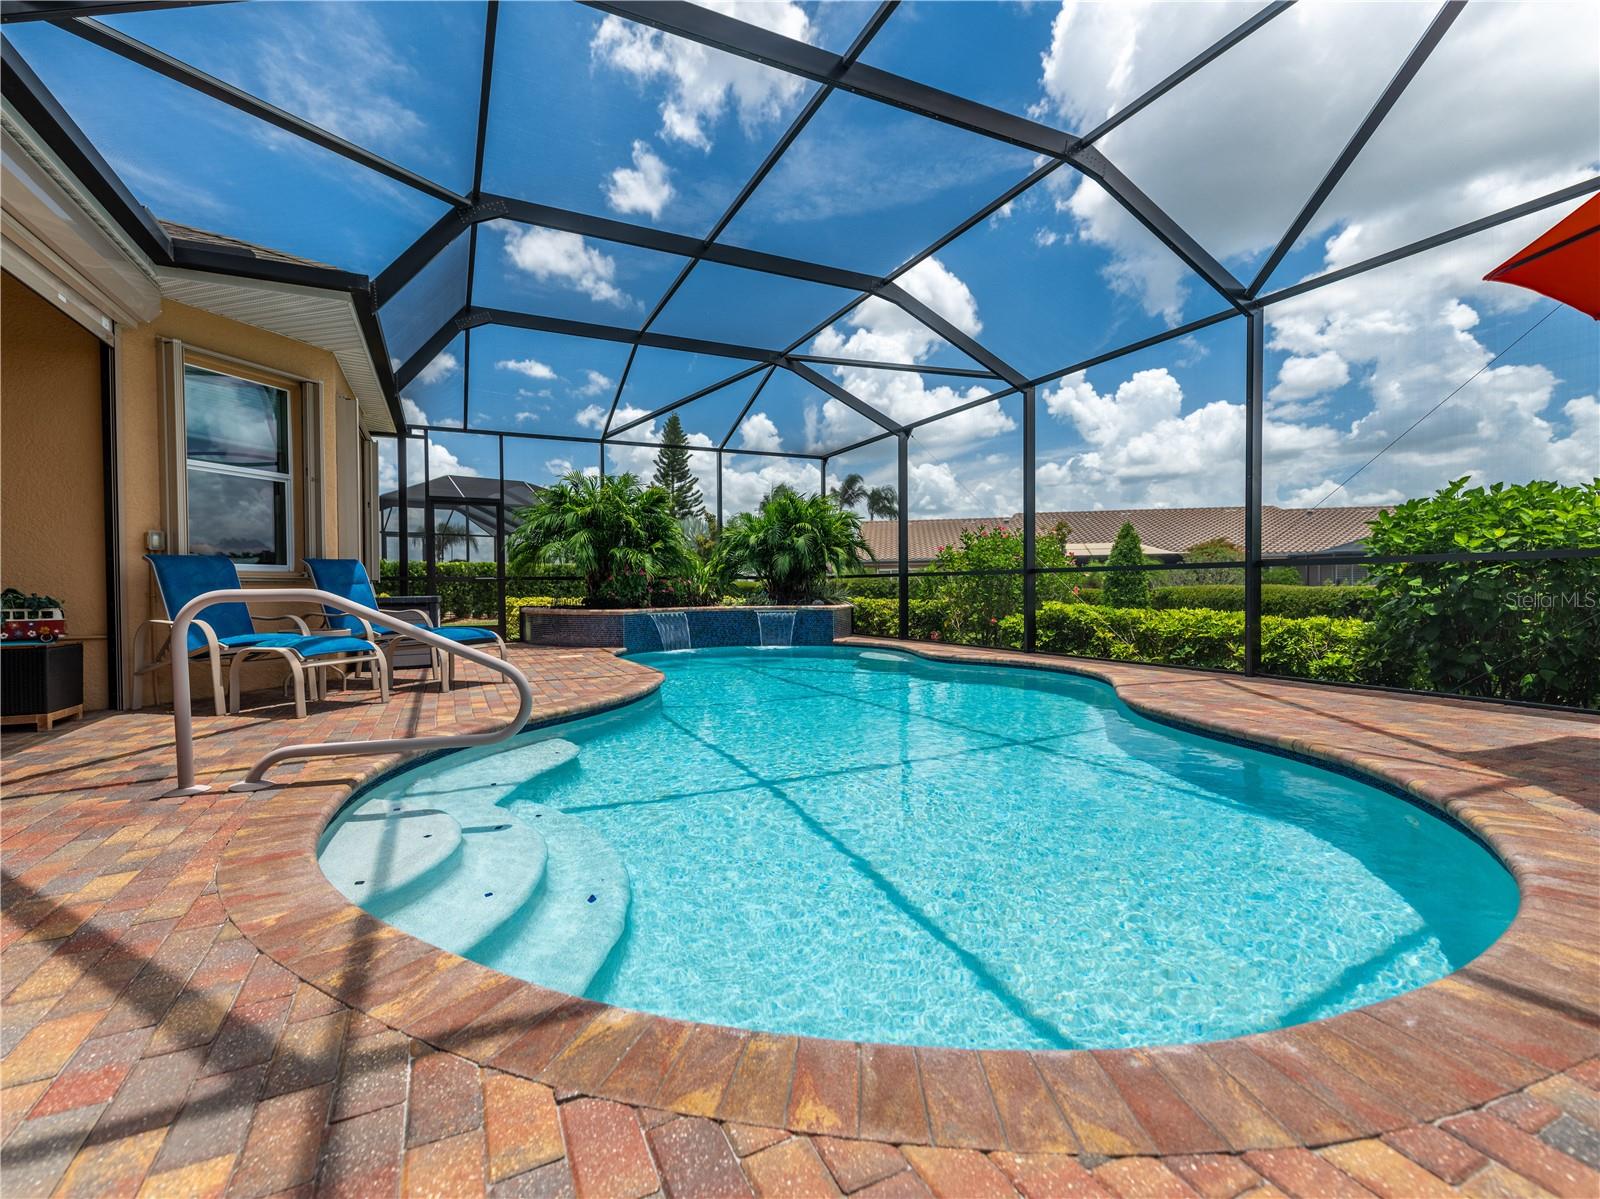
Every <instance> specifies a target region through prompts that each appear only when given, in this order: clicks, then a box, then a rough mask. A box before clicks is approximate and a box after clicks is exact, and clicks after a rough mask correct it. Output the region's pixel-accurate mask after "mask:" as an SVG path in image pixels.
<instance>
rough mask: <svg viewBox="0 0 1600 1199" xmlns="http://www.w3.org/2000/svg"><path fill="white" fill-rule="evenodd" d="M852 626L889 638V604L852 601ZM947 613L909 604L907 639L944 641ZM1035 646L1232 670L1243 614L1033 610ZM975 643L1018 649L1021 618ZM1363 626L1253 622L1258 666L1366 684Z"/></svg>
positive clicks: (1371, 670) (927, 603)
mask: <svg viewBox="0 0 1600 1199" xmlns="http://www.w3.org/2000/svg"><path fill="white" fill-rule="evenodd" d="M854 607H855V628H856V631H857V632H859V633H864V634H867V635H869V636H877V637H893V636H895V635H896V634H897V632H898V629H897V623H898V616H899V612H898V605H897V603H896V602H895V601H894V600H879V599H861V600H856V601H854ZM949 624H950V620H949V612H948V609H947V608H946V606H945V605H944V604H943V603H941V602H940V601H938V600H913V601H912V602H911V629H910V633H911V636H912V637H914V638H922V639H926V640H934V641H949V640H951V637H950V630H949ZM1038 637H1039V648H1040V649H1042V650H1047V651H1050V652H1052V653H1058V654H1074V655H1076V656H1078V657H1085V658H1109V659H1112V660H1114V661H1118V662H1151V663H1155V664H1157V665H1167V666H1204V667H1210V668H1212V669H1216V670H1239V669H1240V668H1242V667H1243V665H1244V613H1243V612H1219V611H1216V610H1213V609H1207V608H1167V609H1157V608H1102V607H1100V606H1099V605H1096V604H1086V603H1082V602H1079V603H1045V604H1041V605H1039V630H1038ZM983 644H988V645H998V646H1006V647H1010V648H1012V649H1018V648H1020V647H1021V645H1022V617H1020V616H1008V617H1006V618H1005V619H1004V620H1002V621H1000V622H999V624H998V626H997V628H996V630H995V635H994V637H993V638H992V639H988V640H986V641H985V642H983ZM1371 645H1372V638H1371V626H1370V625H1369V624H1368V623H1367V622H1366V621H1362V620H1351V619H1349V618H1341V617H1330V616H1308V617H1302V618H1298V619H1297V618H1290V617H1284V616H1263V617H1262V618H1261V665H1262V669H1263V670H1265V671H1267V672H1269V673H1272V674H1283V675H1291V676H1296V677H1299V678H1309V679H1328V680H1331V681H1334V682H1345V683H1360V682H1371V681H1374V680H1375V679H1376V678H1377V677H1378V667H1377V662H1376V660H1375V657H1374V653H1373V650H1372V648H1371Z"/></svg>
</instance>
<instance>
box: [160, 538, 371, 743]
mask: <svg viewBox="0 0 1600 1199" xmlns="http://www.w3.org/2000/svg"><path fill="white" fill-rule="evenodd" d="M144 557H145V561H146V562H148V563H150V569H151V570H153V571H154V572H155V576H156V587H157V588H158V589H159V590H160V592H161V603H162V606H163V607H165V608H166V611H167V618H166V619H165V620H151V621H147V622H146V625H145V629H142V630H141V632H147V630H148V629H150V628H152V627H156V628H159V627H161V626H165V627H167V628H169V629H170V628H171V627H172V622H173V618H174V617H175V616H176V615H177V614H178V612H179V611H180V610H181V609H182V608H183V606H184V605H185V604H187V603H188V602H189V601H190V600H192V599H194V598H195V597H196V596H197V595H203V594H205V593H206V592H207V591H225V590H229V589H232V588H236V587H238V586H240V583H239V570H238V568H237V567H236V566H234V564H233V561H232V559H230V558H227V557H224V556H223V555H222V554H146V555H145V556H144ZM258 620H259V621H274V620H277V621H286V622H288V623H290V624H293V625H294V626H295V627H296V628H297V629H298V630H299V631H298V632H294V633H262V632H259V631H257V629H256V622H257V621H258ZM168 640H169V642H170V640H171V638H170V636H169V638H168ZM188 641H189V644H188V645H187V646H186V647H185V649H186V652H187V656H188V657H190V658H191V659H196V658H199V657H200V656H201V655H202V654H203V655H204V656H205V658H206V660H208V661H209V662H210V664H211V690H212V695H213V697H214V698H215V700H216V706H217V715H218V716H222V715H225V714H226V712H227V711H228V709H229V708H231V709H232V710H233V711H235V712H237V711H238V710H239V675H240V670H239V667H240V666H241V665H242V664H243V663H244V661H245V660H246V659H248V658H251V657H254V656H270V657H276V658H280V659H282V660H283V661H284V662H285V663H287V665H288V667H289V675H290V679H291V681H292V682H293V684H294V711H295V715H296V716H304V715H305V714H306V686H305V684H306V676H307V675H310V677H311V683H312V687H313V694H314V695H318V696H320V695H321V694H322V679H321V676H320V675H319V674H318V673H317V672H318V670H320V669H324V668H334V667H337V668H340V669H348V668H350V667H354V666H359V665H363V664H370V666H371V668H372V671H373V681H374V685H375V686H376V687H377V689H378V690H379V691H381V692H382V694H383V698H384V699H386V700H387V699H388V698H389V669H388V663H387V662H386V661H385V660H384V657H383V654H382V652H381V651H380V650H379V649H378V647H377V643H376V642H374V641H373V640H371V639H370V638H362V637H359V636H352V635H350V634H348V633H343V632H341V633H339V634H337V635H330V634H314V633H312V632H311V630H310V628H309V627H308V626H307V625H306V622H305V621H304V620H302V619H301V618H300V617H298V616H293V615H279V616H260V617H254V616H252V615H251V614H250V609H249V608H248V607H246V606H245V605H244V604H242V603H238V602H234V603H222V604H211V605H209V606H208V607H205V608H202V609H201V610H200V613H199V615H197V616H196V617H195V618H194V620H193V621H192V622H191V623H190V625H189V638H188ZM146 646H147V648H148V641H147V642H146ZM171 648H172V647H171V646H170V644H169V645H168V647H167V650H168V652H170V651H171ZM135 656H136V657H137V656H138V646H137V645H135ZM146 656H147V657H149V655H148V654H147V655H146ZM160 657H161V656H160V655H157V656H155V657H154V658H150V660H149V661H147V662H146V663H145V664H143V665H140V664H138V663H137V662H136V664H135V667H134V676H133V705H134V707H138V706H139V704H140V701H141V700H142V698H143V697H142V695H141V687H140V683H141V681H142V679H143V676H144V675H145V674H147V673H149V672H150V671H153V670H156V669H158V668H159V667H160V666H161V665H162V662H161V661H160ZM224 658H226V659H227V660H228V703H227V704H226V705H225V704H224V702H223V696H222V662H223V659H224Z"/></svg>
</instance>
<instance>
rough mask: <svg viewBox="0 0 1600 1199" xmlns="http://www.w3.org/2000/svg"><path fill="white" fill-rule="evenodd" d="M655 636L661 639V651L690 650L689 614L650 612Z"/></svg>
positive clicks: (691, 645) (691, 644)
mask: <svg viewBox="0 0 1600 1199" xmlns="http://www.w3.org/2000/svg"><path fill="white" fill-rule="evenodd" d="M650 619H651V620H652V621H653V622H654V623H655V626H656V635H657V636H658V637H660V638H661V648H662V649H692V648H693V643H692V642H691V641H690V640H689V614H688V613H687V612H652V613H650Z"/></svg>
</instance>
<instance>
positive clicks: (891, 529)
mask: <svg viewBox="0 0 1600 1199" xmlns="http://www.w3.org/2000/svg"><path fill="white" fill-rule="evenodd" d="M1382 511H1384V509H1383V508H1382V507H1372V506H1362V507H1350V508H1316V509H1311V508H1277V507H1271V506H1268V507H1265V508H1263V509H1262V512H1261V544H1262V549H1263V550H1264V551H1265V552H1266V553H1269V554H1301V553H1314V552H1316V551H1317V550H1325V549H1331V548H1333V547H1335V546H1346V545H1348V544H1349V543H1351V542H1357V541H1360V540H1361V539H1362V538H1363V537H1365V536H1366V532H1367V526H1368V525H1369V524H1370V523H1371V522H1372V520H1373V518H1374V517H1376V516H1377V515H1378V513H1380V512H1382ZM1034 522H1035V528H1037V529H1038V531H1039V532H1041V533H1048V532H1049V531H1051V530H1053V529H1054V528H1055V527H1056V526H1057V525H1058V524H1062V523H1065V524H1066V525H1067V527H1068V528H1070V529H1071V530H1072V532H1071V538H1070V540H1072V541H1073V542H1090V543H1107V544H1109V543H1110V542H1112V541H1115V540H1116V537H1117V531H1118V530H1119V529H1121V528H1122V526H1123V523H1124V522H1127V523H1129V524H1132V525H1133V527H1134V528H1135V529H1137V530H1138V532H1139V538H1140V540H1141V541H1143V542H1144V543H1145V544H1146V545H1147V546H1150V547H1164V548H1166V549H1168V550H1170V551H1172V552H1177V553H1181V552H1183V551H1184V550H1187V549H1189V548H1191V547H1192V546H1196V545H1199V544H1200V543H1201V542H1202V541H1211V540H1214V539H1215V538H1218V537H1222V538H1226V539H1227V540H1229V541H1231V542H1233V543H1234V544H1235V545H1242V544H1243V542H1244V509H1243V508H1242V507H1241V508H1115V509H1105V510H1102V511H1097V512H1040V513H1037V514H1036V515H1035V517H1034ZM995 525H1002V526H1004V527H1006V528H1009V529H1013V530H1016V529H1020V528H1021V527H1022V516H1021V514H1020V513H1017V514H1013V515H1011V516H1006V517H999V516H991V517H965V518H962V519H958V520H913V521H911V522H910V529H909V537H910V543H911V544H910V558H911V561H913V562H925V561H927V560H928V559H929V558H932V557H933V556H934V554H936V553H937V552H938V550H939V547H940V546H944V545H949V544H950V543H951V542H953V541H956V540H958V539H959V538H960V536H961V531H962V529H965V528H981V527H990V528H992V527H994V526H995ZM897 529H898V525H897V523H896V522H895V521H892V520H869V521H866V522H864V523H863V524H862V526H861V531H862V536H864V537H865V538H866V540H867V544H868V545H869V546H870V547H871V548H872V556H873V558H875V559H876V560H878V561H880V562H885V561H893V560H894V559H895V558H896V556H897V555H898V554H899V546H898V542H897V536H898V534H897ZM1151 552H1157V551H1155V550H1154V549H1152V551H1151Z"/></svg>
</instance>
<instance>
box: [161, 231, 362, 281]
mask: <svg viewBox="0 0 1600 1199" xmlns="http://www.w3.org/2000/svg"><path fill="white" fill-rule="evenodd" d="M157 223H158V224H160V226H161V227H162V228H163V229H165V230H166V231H167V236H168V237H170V238H172V239H174V240H175V241H192V242H200V243H201V244H203V245H209V246H217V247H219V248H221V249H224V250H230V251H232V252H234V253H237V254H249V255H250V256H251V257H252V258H261V259H264V260H266V261H268V262H290V263H293V264H294V265H296V266H314V267H320V268H321V269H322V270H325V271H335V270H338V269H339V268H338V267H334V266H329V265H328V264H327V263H326V262H318V261H317V260H316V259H315V258H301V257H299V256H297V255H294V254H285V253H284V252H283V251H282V250H274V249H272V248H271V247H270V246H258V245H256V244H255V243H254V242H248V241H242V240H240V239H239V238H237V237H229V236H228V235H227V234H225V233H213V232H211V230H209V229H196V228H195V227H194V226H193V225H180V224H179V223H178V222H177V221H158V222H157Z"/></svg>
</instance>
